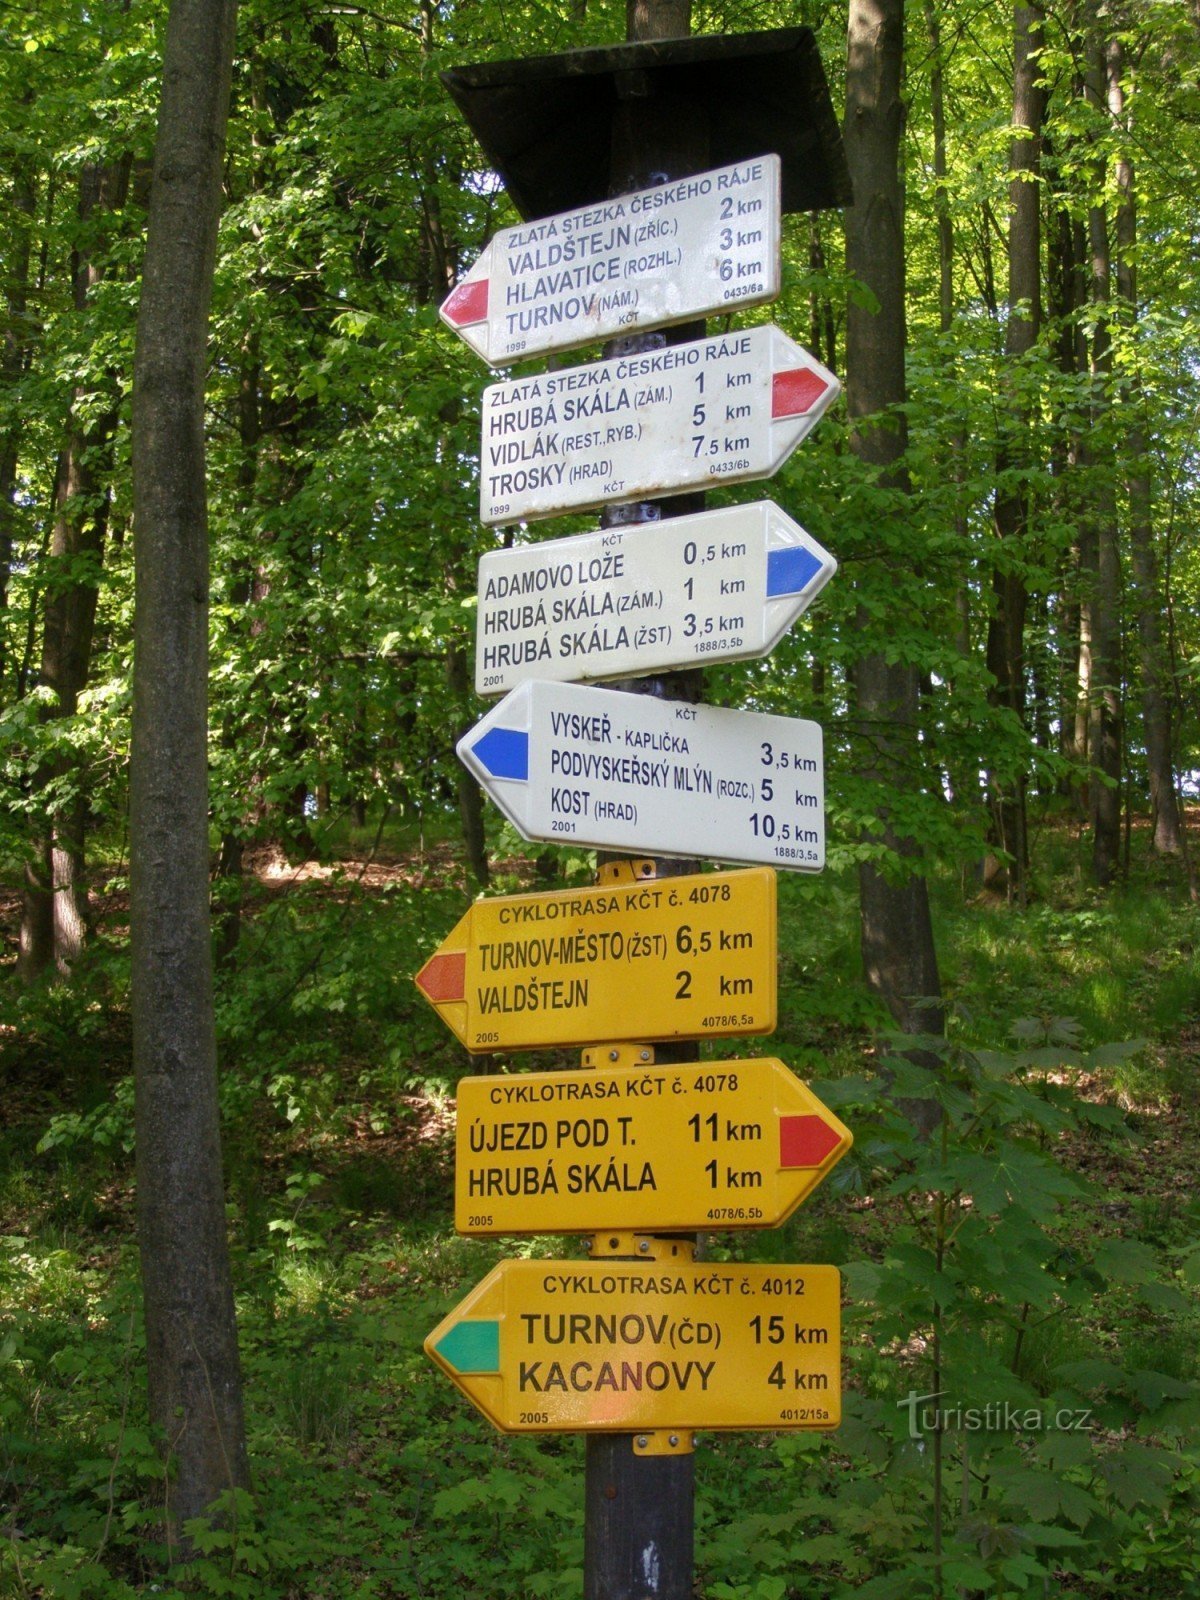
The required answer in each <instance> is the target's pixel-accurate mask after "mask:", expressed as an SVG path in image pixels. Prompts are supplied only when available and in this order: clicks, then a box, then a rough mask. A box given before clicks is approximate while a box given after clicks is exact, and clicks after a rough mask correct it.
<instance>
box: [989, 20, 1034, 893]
mask: <svg viewBox="0 0 1200 1600" xmlns="http://www.w3.org/2000/svg"><path fill="white" fill-rule="evenodd" d="M1042 21H1043V18H1042V9H1041V7H1040V6H1030V5H1017V6H1015V7H1014V8H1013V110H1012V123H1013V139H1012V145H1011V148H1010V153H1009V171H1010V172H1011V174H1012V177H1011V180H1010V183H1009V191H1008V193H1009V225H1008V326H1007V329H1006V332H1005V342H1004V353H1005V357H1006V361H1007V368H1008V372H1007V377H1008V395H1007V397H1006V406H1005V412H1006V415H1005V419H1004V424H1003V432H1002V434H1001V444H1000V449H999V451H998V453H997V461H996V473H997V479H998V482H999V485H1000V486H999V488H998V489H997V492H996V503H995V526H996V534H997V536H998V543H997V549H996V557H995V564H994V567H993V569H992V615H991V617H990V619H989V622H988V635H987V666H988V671H989V673H990V674H991V677H992V684H993V687H992V689H991V692H990V699H991V702H992V704H993V705H994V706H997V707H1000V708H1002V709H1003V710H1006V711H1008V712H1010V713H1011V714H1012V717H1013V718H1014V719H1015V720H1016V722H1017V724H1018V726H1019V728H1020V729H1021V733H1022V738H1023V736H1024V730H1025V723H1026V716H1025V613H1026V608H1027V604H1028V595H1027V592H1026V584H1025V544H1026V540H1027V535H1028V531H1029V490H1028V485H1027V482H1025V481H1023V480H1022V476H1021V474H1022V470H1023V469H1024V470H1027V469H1028V467H1029V464H1030V461H1029V427H1030V404H1029V399H1028V397H1027V393H1026V386H1025V383H1024V382H1023V374H1022V370H1021V364H1022V362H1023V361H1024V358H1025V357H1026V356H1027V355H1028V354H1029V352H1030V351H1031V350H1032V349H1033V347H1034V345H1035V344H1036V343H1037V337H1038V330H1039V328H1040V326H1041V226H1040V219H1041V193H1040V186H1039V179H1040V175H1041V126H1042V117H1043V114H1044V110H1045V96H1044V94H1043V91H1042V88H1041V63H1040V60H1039V57H1040V52H1041V47H1042ZM1025 787H1026V775H1025V773H1024V772H1020V773H1016V774H1013V775H1006V776H1004V777H1000V776H998V775H996V774H993V776H992V781H991V791H992V792H991V805H992V840H991V842H992V843H993V844H994V845H995V846H996V847H997V848H998V849H999V850H1001V851H1003V852H1004V855H1005V857H1006V858H1007V861H1008V889H1009V893H1010V895H1013V896H1015V897H1016V898H1017V899H1018V900H1022V901H1023V900H1024V898H1025V875H1026V868H1027V866H1028V855H1029V846H1028V841H1027V837H1026V832H1027V830H1026V818H1025Z"/></svg>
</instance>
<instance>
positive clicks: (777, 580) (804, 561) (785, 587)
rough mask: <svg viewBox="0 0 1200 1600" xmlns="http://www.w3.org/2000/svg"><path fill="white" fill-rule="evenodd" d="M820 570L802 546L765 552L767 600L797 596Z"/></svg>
mask: <svg viewBox="0 0 1200 1600" xmlns="http://www.w3.org/2000/svg"><path fill="white" fill-rule="evenodd" d="M820 570H821V562H820V561H819V560H818V559H817V557H816V556H815V555H813V553H812V551H811V550H809V549H807V548H806V547H805V546H804V545H802V544H789V545H786V546H785V547H784V548H783V549H782V550H768V551H767V599H768V600H773V599H775V598H776V597H777V596H778V595H784V594H799V593H800V591H801V590H802V589H807V588H808V585H809V584H810V583H811V582H812V580H813V579H814V578H815V577H816V575H817V573H818V572H820Z"/></svg>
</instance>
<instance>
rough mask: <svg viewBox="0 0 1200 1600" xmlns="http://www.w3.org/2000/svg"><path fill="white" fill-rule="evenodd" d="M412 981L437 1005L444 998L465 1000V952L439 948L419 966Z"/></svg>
mask: <svg viewBox="0 0 1200 1600" xmlns="http://www.w3.org/2000/svg"><path fill="white" fill-rule="evenodd" d="M413 981H414V983H415V984H416V986H417V988H418V989H420V991H421V993H422V994H423V995H424V996H425V998H426V999H427V1000H432V1001H433V1003H434V1005H438V1004H439V1003H440V1002H442V1001H445V1000H465V999H466V996H467V952H466V951H465V950H445V951H441V950H439V951H438V952H437V954H436V955H432V956H430V958H429V960H428V961H427V962H426V963H425V965H424V966H423V967H422V968H421V970H420V972H418V973H417V976H416V977H415V978H414V980H413Z"/></svg>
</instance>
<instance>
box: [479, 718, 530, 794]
mask: <svg viewBox="0 0 1200 1600" xmlns="http://www.w3.org/2000/svg"><path fill="white" fill-rule="evenodd" d="M471 750H472V752H473V754H474V755H475V757H476V759H477V760H478V761H479V762H480V764H481V765H482V767H483V768H484V770H485V771H486V772H489V773H491V775H492V777H493V778H515V779H516V780H517V781H518V782H521V783H524V782H527V781H528V778H529V735H528V734H527V733H523V732H522V731H521V729H519V728H489V729H488V731H487V732H486V733H485V734H481V735H480V737H479V738H478V739H476V741H475V743H474V744H473V745H472V746H471Z"/></svg>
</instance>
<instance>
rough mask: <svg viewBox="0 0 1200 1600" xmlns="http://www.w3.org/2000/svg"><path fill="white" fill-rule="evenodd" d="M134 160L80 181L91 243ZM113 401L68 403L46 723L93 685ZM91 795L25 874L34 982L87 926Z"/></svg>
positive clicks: (89, 286) (112, 397)
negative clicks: (87, 825)
mask: <svg viewBox="0 0 1200 1600" xmlns="http://www.w3.org/2000/svg"><path fill="white" fill-rule="evenodd" d="M131 167H132V161H131V160H130V159H129V158H125V159H123V160H120V161H114V162H108V163H98V162H89V163H88V164H87V165H86V166H85V167H84V168H83V170H82V171H81V172H80V175H79V202H78V221H79V225H80V229H81V234H82V235H83V236H85V237H86V235H87V233H88V231H89V230H91V229H94V226H95V224H96V222H97V221H98V220H100V219H102V218H103V216H104V215H105V213H111V212H113V211H117V210H119V209H120V208H121V207H122V206H123V205H124V203H125V196H126V194H127V192H128V189H129V175H130V170H131ZM104 253H105V243H104V239H103V237H102V236H100V237H93V238H92V239H91V240H90V242H89V244H88V246H87V248H84V247H82V246H77V247H76V248H75V249H74V250H73V251H72V253H71V295H72V302H73V305H74V309H75V313H76V315H77V316H79V317H83V316H84V315H86V313H87V309H88V304H89V301H90V300H91V299H92V295H93V293H94V291H95V288H96V285H97V284H98V283H99V282H100V280H101V278H102V277H103V276H104V270H105V268H104ZM102 383H103V387H104V388H105V389H106V390H107V391H108V396H107V398H106V401H105V403H104V405H103V406H102V407H100V408H99V410H98V411H96V414H95V415H93V416H91V417H90V420H87V421H84V420H82V419H83V417H84V416H85V415H87V414H88V413H89V412H91V411H95V410H96V408H95V396H94V394H93V393H92V392H91V391H92V390H93V388H94V387H95V384H94V381H91V382H88V383H87V384H79V385H77V386H76V388H75V392H74V394H73V396H72V400H71V410H70V415H69V416H68V419H67V433H66V439H65V442H64V444H63V447H62V449H61V450H60V451H59V455H58V463H57V467H56V470H55V479H54V517H53V524H52V529H51V535H50V547H49V550H48V552H47V555H46V558H45V562H44V570H45V588H44V598H43V602H42V653H41V661H40V667H39V673H38V681H39V683H41V684H42V685H43V686H44V687H46V688H48V689H51V690H52V691H53V693H54V701H53V704H52V705H50V706H48V707H47V708H46V709H45V712H44V717H45V719H46V720H47V721H53V720H54V719H56V718H59V717H73V716H74V715H75V714H76V712H77V710H78V708H79V696H80V694H81V693H82V692H83V690H84V688H85V687H86V686H87V679H88V670H89V667H90V665H91V658H92V635H93V631H94V628H95V621H96V603H97V600H98V599H99V594H100V571H101V564H102V561H103V555H104V543H105V539H106V536H107V533H108V505H109V477H110V474H111V470H112V444H113V435H114V433H115V431H116V427H117V418H118V401H117V394H116V385H115V381H114V380H113V379H112V378H111V377H105V378H104V379H103V380H102ZM71 768H72V762H71V760H70V758H69V757H59V758H56V759H55V760H53V761H50V762H47V763H46V765H45V766H44V768H43V769H42V771H41V772H40V773H39V775H38V782H39V784H40V785H41V786H42V787H43V788H45V787H46V786H48V785H50V784H51V783H52V782H54V781H57V782H58V783H59V784H62V783H63V781H64V780H68V781H67V785H66V786H67V788H68V789H69V788H70V787H71V785H70V782H69V779H70V774H71ZM86 815H87V797H86V795H85V794H83V793H82V792H80V793H76V794H74V795H71V796H70V798H68V799H66V800H64V801H62V802H60V803H59V804H57V805H53V806H51V807H50V808H49V810H48V813H47V816H46V819H45V832H44V833H43V834H42V837H41V838H40V839H39V840H38V841H37V844H36V846H35V851H34V855H33V859H32V860H31V861H30V862H29V863H28V865H27V867H26V870H25V887H24V903H23V906H22V914H21V934H20V967H21V974H22V976H23V977H24V978H25V979H26V981H29V980H31V979H34V978H37V977H39V976H40V975H41V974H42V973H43V972H45V971H47V970H48V969H49V968H51V967H53V968H54V969H55V970H57V971H58V972H62V973H65V972H67V971H69V970H70V968H71V966H72V964H73V963H74V961H75V960H76V958H77V957H78V956H79V954H80V952H81V950H82V949H83V941H84V934H85V929H86V924H87V890H86V885H85V882H84V875H83V865H84V822H85V818H86Z"/></svg>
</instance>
